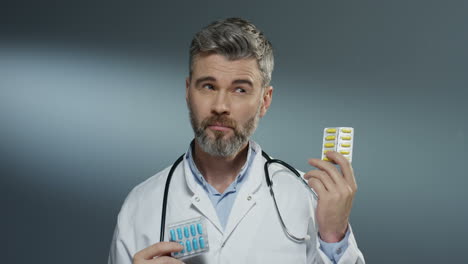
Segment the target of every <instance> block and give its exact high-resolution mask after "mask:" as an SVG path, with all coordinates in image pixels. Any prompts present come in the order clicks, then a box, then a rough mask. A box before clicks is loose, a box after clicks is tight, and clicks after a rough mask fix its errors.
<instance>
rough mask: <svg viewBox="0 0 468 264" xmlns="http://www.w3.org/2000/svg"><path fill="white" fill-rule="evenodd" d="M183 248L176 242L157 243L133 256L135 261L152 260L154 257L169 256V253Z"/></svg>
mask: <svg viewBox="0 0 468 264" xmlns="http://www.w3.org/2000/svg"><path fill="white" fill-rule="evenodd" d="M183 248H184V247H183V246H182V245H180V244H179V243H176V242H159V243H156V244H154V245H151V246H149V247H147V248H145V249H143V250H141V251H139V252H137V253H136V254H135V257H134V258H136V259H147V260H149V259H153V258H154V257H156V256H162V255H166V254H170V253H171V252H179V251H181V250H182V249H183Z"/></svg>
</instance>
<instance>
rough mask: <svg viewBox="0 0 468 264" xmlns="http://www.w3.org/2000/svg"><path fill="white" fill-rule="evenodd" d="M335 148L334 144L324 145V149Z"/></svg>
mask: <svg viewBox="0 0 468 264" xmlns="http://www.w3.org/2000/svg"><path fill="white" fill-rule="evenodd" d="M334 146H335V143H325V147H326V148H333V147H334Z"/></svg>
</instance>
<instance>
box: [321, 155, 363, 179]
mask: <svg viewBox="0 0 468 264" xmlns="http://www.w3.org/2000/svg"><path fill="white" fill-rule="evenodd" d="M325 155H326V156H327V157H328V158H329V159H331V160H334V161H335V162H336V164H338V165H339V166H340V168H341V172H342V173H343V176H344V179H345V180H346V181H347V182H348V184H350V185H351V186H355V185H356V179H355V178H354V171H353V167H352V166H351V163H350V162H349V160H348V159H346V158H345V157H344V156H343V155H342V154H340V153H338V152H336V151H328V152H327V153H325Z"/></svg>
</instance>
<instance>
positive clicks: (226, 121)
mask: <svg viewBox="0 0 468 264" xmlns="http://www.w3.org/2000/svg"><path fill="white" fill-rule="evenodd" d="M212 125H220V126H225V127H230V128H232V129H234V130H236V129H237V123H236V121H234V120H232V119H230V118H229V117H227V116H225V115H221V116H211V117H208V118H206V119H205V120H203V121H202V123H201V127H202V128H203V129H206V128H207V127H208V126H212Z"/></svg>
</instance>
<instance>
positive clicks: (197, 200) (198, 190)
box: [184, 159, 223, 233]
mask: <svg viewBox="0 0 468 264" xmlns="http://www.w3.org/2000/svg"><path fill="white" fill-rule="evenodd" d="M184 174H185V180H186V182H187V185H188V187H189V189H190V190H191V191H192V193H193V196H192V197H191V203H192V206H193V207H194V208H195V209H196V210H198V211H199V212H200V214H202V215H203V216H205V218H206V219H207V220H208V221H210V222H211V223H212V224H213V225H214V226H215V227H216V228H217V229H218V231H219V232H221V233H222V232H223V228H222V227H221V223H220V222H219V218H218V215H217V214H216V211H215V209H214V207H213V204H212V203H211V200H210V198H209V197H208V194H207V193H206V192H205V190H203V188H202V187H201V186H200V185H199V184H197V183H196V182H195V178H194V176H193V174H192V171H191V170H190V167H189V164H188V162H187V161H186V160H185V159H184Z"/></svg>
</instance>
